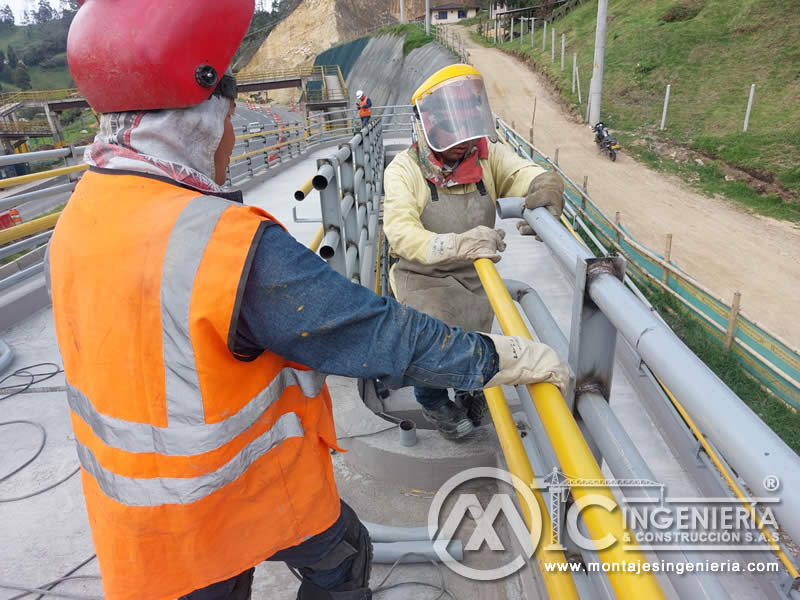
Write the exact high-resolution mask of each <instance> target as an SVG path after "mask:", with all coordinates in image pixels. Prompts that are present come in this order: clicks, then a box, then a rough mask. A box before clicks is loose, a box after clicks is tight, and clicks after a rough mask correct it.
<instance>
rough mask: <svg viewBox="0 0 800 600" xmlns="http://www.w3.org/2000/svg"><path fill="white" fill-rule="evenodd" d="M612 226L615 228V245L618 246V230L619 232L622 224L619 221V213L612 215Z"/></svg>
mask: <svg viewBox="0 0 800 600" xmlns="http://www.w3.org/2000/svg"><path fill="white" fill-rule="evenodd" d="M614 224H615V225H616V226H617V227H616V229H615V230H614V233H616V237H617V245H618V246H619V230H620V227H621V226H622V222H621V220H620V215H619V211H617V212H615V213H614Z"/></svg>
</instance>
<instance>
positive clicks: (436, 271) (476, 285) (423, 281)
mask: <svg viewBox="0 0 800 600" xmlns="http://www.w3.org/2000/svg"><path fill="white" fill-rule="evenodd" d="M428 187H430V188H431V199H430V200H429V201H428V203H427V204H426V205H425V208H424V209H423V211H422V214H421V215H420V221H421V222H422V226H423V227H425V229H427V230H428V231H432V232H433V233H464V232H465V231H467V230H469V229H472V228H473V227H477V226H478V225H485V226H486V227H494V222H495V215H496V212H495V203H494V201H493V200H492V199H491V197H490V196H489V195H488V194H487V193H486V188H485V187H484V185H483V182H482V181H481V182H479V183H478V186H477V189H476V190H474V191H472V192H469V193H467V194H448V193H446V191H443V190H442V189H441V188H437V187H436V186H434V185H433V184H432V183H430V182H428ZM394 284H395V285H394V288H395V289H394V293H395V297H396V298H397V300H398V301H399V302H401V303H403V304H406V305H408V306H410V307H412V308H416V309H417V310H420V311H422V312H424V313H427V314H429V315H431V316H432V317H436V318H437V319H441V320H442V321H444V322H445V323H447V324H448V325H451V326H456V327H461V328H463V329H466V330H467V331H484V332H489V331H491V327H492V320H493V319H494V313H493V312H492V307H491V305H490V304H489V299H488V298H487V297H486V293H485V292H484V291H483V286H481V281H480V279H479V278H478V272H477V271H476V270H475V267H474V266H473V264H472V261H464V262H458V263H452V264H448V265H422V264H420V263H417V262H412V261H409V260H406V259H405V258H401V259H399V260H398V261H397V264H396V265H395V266H394Z"/></svg>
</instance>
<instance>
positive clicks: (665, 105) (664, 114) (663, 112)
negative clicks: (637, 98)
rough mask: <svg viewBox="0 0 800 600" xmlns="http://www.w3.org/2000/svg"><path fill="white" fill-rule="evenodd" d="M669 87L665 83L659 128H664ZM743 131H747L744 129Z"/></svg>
mask: <svg viewBox="0 0 800 600" xmlns="http://www.w3.org/2000/svg"><path fill="white" fill-rule="evenodd" d="M669 88H670V84H669V83H668V84H667V93H666V94H664V110H663V111H662V112H661V127H659V129H664V123H665V122H666V120H667V106H668V105H669ZM745 131H747V130H746V129H745Z"/></svg>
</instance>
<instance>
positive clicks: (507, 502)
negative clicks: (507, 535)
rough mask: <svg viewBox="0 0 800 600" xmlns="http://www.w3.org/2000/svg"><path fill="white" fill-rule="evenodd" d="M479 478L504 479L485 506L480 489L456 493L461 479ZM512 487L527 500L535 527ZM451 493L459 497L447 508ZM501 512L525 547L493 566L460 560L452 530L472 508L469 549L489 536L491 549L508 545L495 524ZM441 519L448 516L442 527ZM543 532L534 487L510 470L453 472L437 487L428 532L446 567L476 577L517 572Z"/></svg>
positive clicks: (485, 578) (487, 578)
mask: <svg viewBox="0 0 800 600" xmlns="http://www.w3.org/2000/svg"><path fill="white" fill-rule="evenodd" d="M478 479H494V480H496V481H497V482H502V483H500V484H499V491H498V493H496V494H494V495H493V496H492V498H491V500H490V501H489V505H488V506H486V507H484V506H482V504H481V503H480V501H479V500H478V498H477V496H476V495H475V494H469V493H458V494H453V493H454V492H455V490H456V488H458V487H459V486H460V485H462V484H464V483H466V482H468V481H475V480H478ZM503 484H505V485H503ZM503 488H506V489H507V491H506V492H504V491H503ZM508 488H513V491H514V492H516V496H517V498H518V499H519V501H520V503H521V504H522V505H523V510H526V509H527V512H528V514H530V520H531V523H530V529H529V528H528V526H527V525H526V524H525V521H524V519H523V518H522V515H521V514H520V513H519V510H518V509H517V507H516V505H515V504H514V500H513V498H512V496H511V493H512V490H511V489H508ZM451 494H453V498H454V500H455V501H454V502H452V503H451V504H452V508H450V509H449V510H447V511H443V507H444V503H445V501H446V500H447V499H448V498H450V496H451ZM501 512H502V513H503V514H504V515H505V517H506V521H507V522H508V524H509V526H510V529H511V533H512V534H513V535H514V536H516V538H517V540H518V542H519V546H520V547H521V548H522V553H521V554H518V555H517V556H515V557H514V558H513V559H511V560H510V561H508V562H507V563H506V564H504V565H502V566H500V567H494V568H491V569H477V568H473V567H468V566H466V565H464V564H463V563H461V562H459V560H457V559H456V558H455V557H454V556H453V554H452V553H451V552H455V551H456V546H455V544H456V543H455V542H454V541H453V536H454V534H455V531H456V529H457V528H458V526H459V525H460V524H461V522H462V521H463V520H464V518H465V517H466V516H467V513H469V516H470V517H472V519H473V520H474V522H475V529H474V531H473V532H472V535H471V536H470V538H469V540H468V541H467V543H466V545H465V547H464V550H466V551H471V550H478V549H479V548H480V547H481V546H482V545H483V543H484V542H486V543H487V545H488V546H489V548H491V549H492V550H498V551H499V550H506V548H504V547H503V546H502V543H501V542H500V538H499V537H498V536H497V533H496V532H495V529H494V524H495V522H496V521H497V517H498V515H499V514H500V513H501ZM440 521H443V522H442V526H441V528H440V527H439V523H440ZM541 534H542V514H541V512H540V510H539V504H538V503H537V502H536V497H535V495H534V493H533V490H532V489H531V487H530V486H529V485H528V484H526V483H525V482H524V481H522V479H520V478H519V477H517V476H515V475H512V474H511V473H509V472H508V471H504V470H503V469H496V468H494V467H476V468H474V469H467V470H466V471H462V472H461V473H458V474H457V475H454V476H453V477H451V478H450V479H448V480H447V481H446V482H445V483H444V485H442V487H440V488H439V490H438V491H437V492H436V495H435V496H434V497H433V502H432V503H431V506H430V509H429V510H428V535H429V536H430V539H431V540H433V549H434V551H435V552H436V554H437V555H438V556H439V558H440V559H441V561H442V562H443V563H444V564H445V565H446V566H447V568H449V569H450V570H452V571H454V572H455V573H458V574H459V575H461V576H463V577H466V578H468V579H473V580H476V581H493V580H497V579H502V578H503V577H507V576H509V575H511V574H513V573H516V572H517V571H518V570H519V569H521V568H522V567H523V566H524V565H525V563H526V561H527V560H528V559H530V558H531V556H533V552H534V550H535V549H536V546H537V545H538V543H539V537H540V536H541ZM458 549H459V550H460V546H458Z"/></svg>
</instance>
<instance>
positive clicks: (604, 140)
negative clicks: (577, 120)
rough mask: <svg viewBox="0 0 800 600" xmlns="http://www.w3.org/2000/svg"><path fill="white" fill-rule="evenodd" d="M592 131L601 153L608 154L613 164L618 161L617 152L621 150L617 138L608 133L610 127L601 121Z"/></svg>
mask: <svg viewBox="0 0 800 600" xmlns="http://www.w3.org/2000/svg"><path fill="white" fill-rule="evenodd" d="M592 131H593V132H594V143H595V144H597V145H598V147H599V148H600V152H607V153H608V158H610V159H611V160H612V162H613V161H616V160H617V151H618V150H619V149H620V146H619V142H617V138H615V137H613V136H612V135H611V134H610V133H609V132H608V127H606V125H605V123H603V122H602V121H599V122H598V123H597V124H596V125H595V126H594V127H592Z"/></svg>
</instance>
